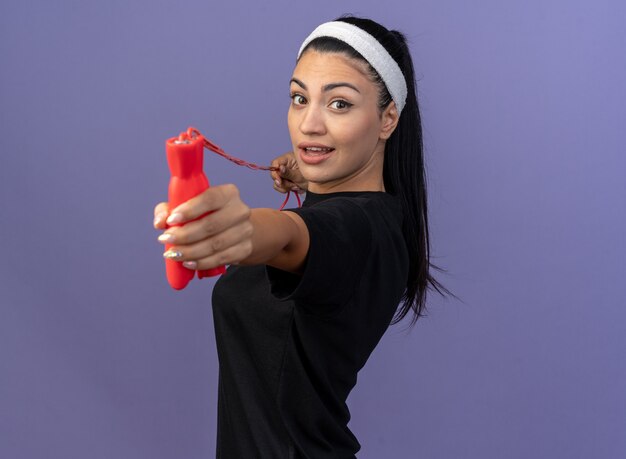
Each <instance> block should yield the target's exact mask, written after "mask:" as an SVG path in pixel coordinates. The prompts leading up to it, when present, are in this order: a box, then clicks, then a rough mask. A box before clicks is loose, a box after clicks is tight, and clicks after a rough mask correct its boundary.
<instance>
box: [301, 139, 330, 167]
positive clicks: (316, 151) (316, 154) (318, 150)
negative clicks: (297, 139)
mask: <svg viewBox="0 0 626 459" xmlns="http://www.w3.org/2000/svg"><path fill="white" fill-rule="evenodd" d="M333 151H335V149H334V148H332V147H328V146H326V145H320V144H309V143H301V144H300V145H298V152H299V153H300V158H301V159H302V161H303V162H304V163H306V164H319V163H321V162H322V161H324V160H325V159H326V158H328V157H329V156H330V155H331V153H332V152H333Z"/></svg>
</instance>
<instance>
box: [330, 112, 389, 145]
mask: <svg viewBox="0 0 626 459" xmlns="http://www.w3.org/2000/svg"><path fill="white" fill-rule="evenodd" d="M379 132H380V122H378V120H377V119H376V118H371V117H368V116H363V117H359V118H358V119H354V118H352V119H346V120H345V122H342V123H340V124H337V125H336V126H335V130H334V134H335V135H334V137H335V139H336V140H337V141H338V142H339V143H341V144H344V145H346V146H347V145H354V146H374V145H375V144H376V142H377V141H378V134H379Z"/></svg>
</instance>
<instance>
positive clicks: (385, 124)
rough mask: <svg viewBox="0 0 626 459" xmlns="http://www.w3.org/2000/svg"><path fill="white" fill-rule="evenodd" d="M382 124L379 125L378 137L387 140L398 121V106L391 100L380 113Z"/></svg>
mask: <svg viewBox="0 0 626 459" xmlns="http://www.w3.org/2000/svg"><path fill="white" fill-rule="evenodd" d="M381 119H382V124H381V127H380V134H379V136H378V137H379V138H380V139H381V140H387V139H388V138H389V137H391V134H393V131H395V130H396V127H397V126H398V121H400V116H399V115H398V108H397V107H396V103H395V102H394V101H391V103H390V104H389V105H387V107H386V108H385V110H384V111H383V113H382V115H381Z"/></svg>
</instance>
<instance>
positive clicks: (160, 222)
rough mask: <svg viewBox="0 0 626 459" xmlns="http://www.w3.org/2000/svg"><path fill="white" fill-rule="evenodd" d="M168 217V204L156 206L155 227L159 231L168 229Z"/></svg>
mask: <svg viewBox="0 0 626 459" xmlns="http://www.w3.org/2000/svg"><path fill="white" fill-rule="evenodd" d="M168 215H169V205H168V203H167V202H160V203H158V204H157V205H156V206H154V221H153V225H154V227H155V228H157V229H164V228H166V227H167V226H166V225H165V219H166V218H167V216H168Z"/></svg>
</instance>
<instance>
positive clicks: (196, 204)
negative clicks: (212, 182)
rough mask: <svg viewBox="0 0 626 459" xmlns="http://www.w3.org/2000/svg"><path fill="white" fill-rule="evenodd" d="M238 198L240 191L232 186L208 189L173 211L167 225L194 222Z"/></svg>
mask: <svg viewBox="0 0 626 459" xmlns="http://www.w3.org/2000/svg"><path fill="white" fill-rule="evenodd" d="M238 197H239V190H238V189H237V187H236V186H235V185H232V184H227V185H218V186H214V187H211V188H207V189H206V190H204V191H203V192H202V193H200V194H199V195H197V196H195V197H193V198H191V199H190V200H188V201H186V202H184V203H182V204H181V205H179V206H178V207H176V208H175V209H173V210H172V213H171V214H170V216H169V217H168V219H167V224H168V225H175V224H179V223H184V222H188V221H190V220H194V219H196V218H198V217H200V216H202V215H204V214H206V213H207V212H211V211H215V210H218V209H221V208H222V207H224V206H225V205H227V203H228V202H229V201H231V200H232V199H235V198H238Z"/></svg>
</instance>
